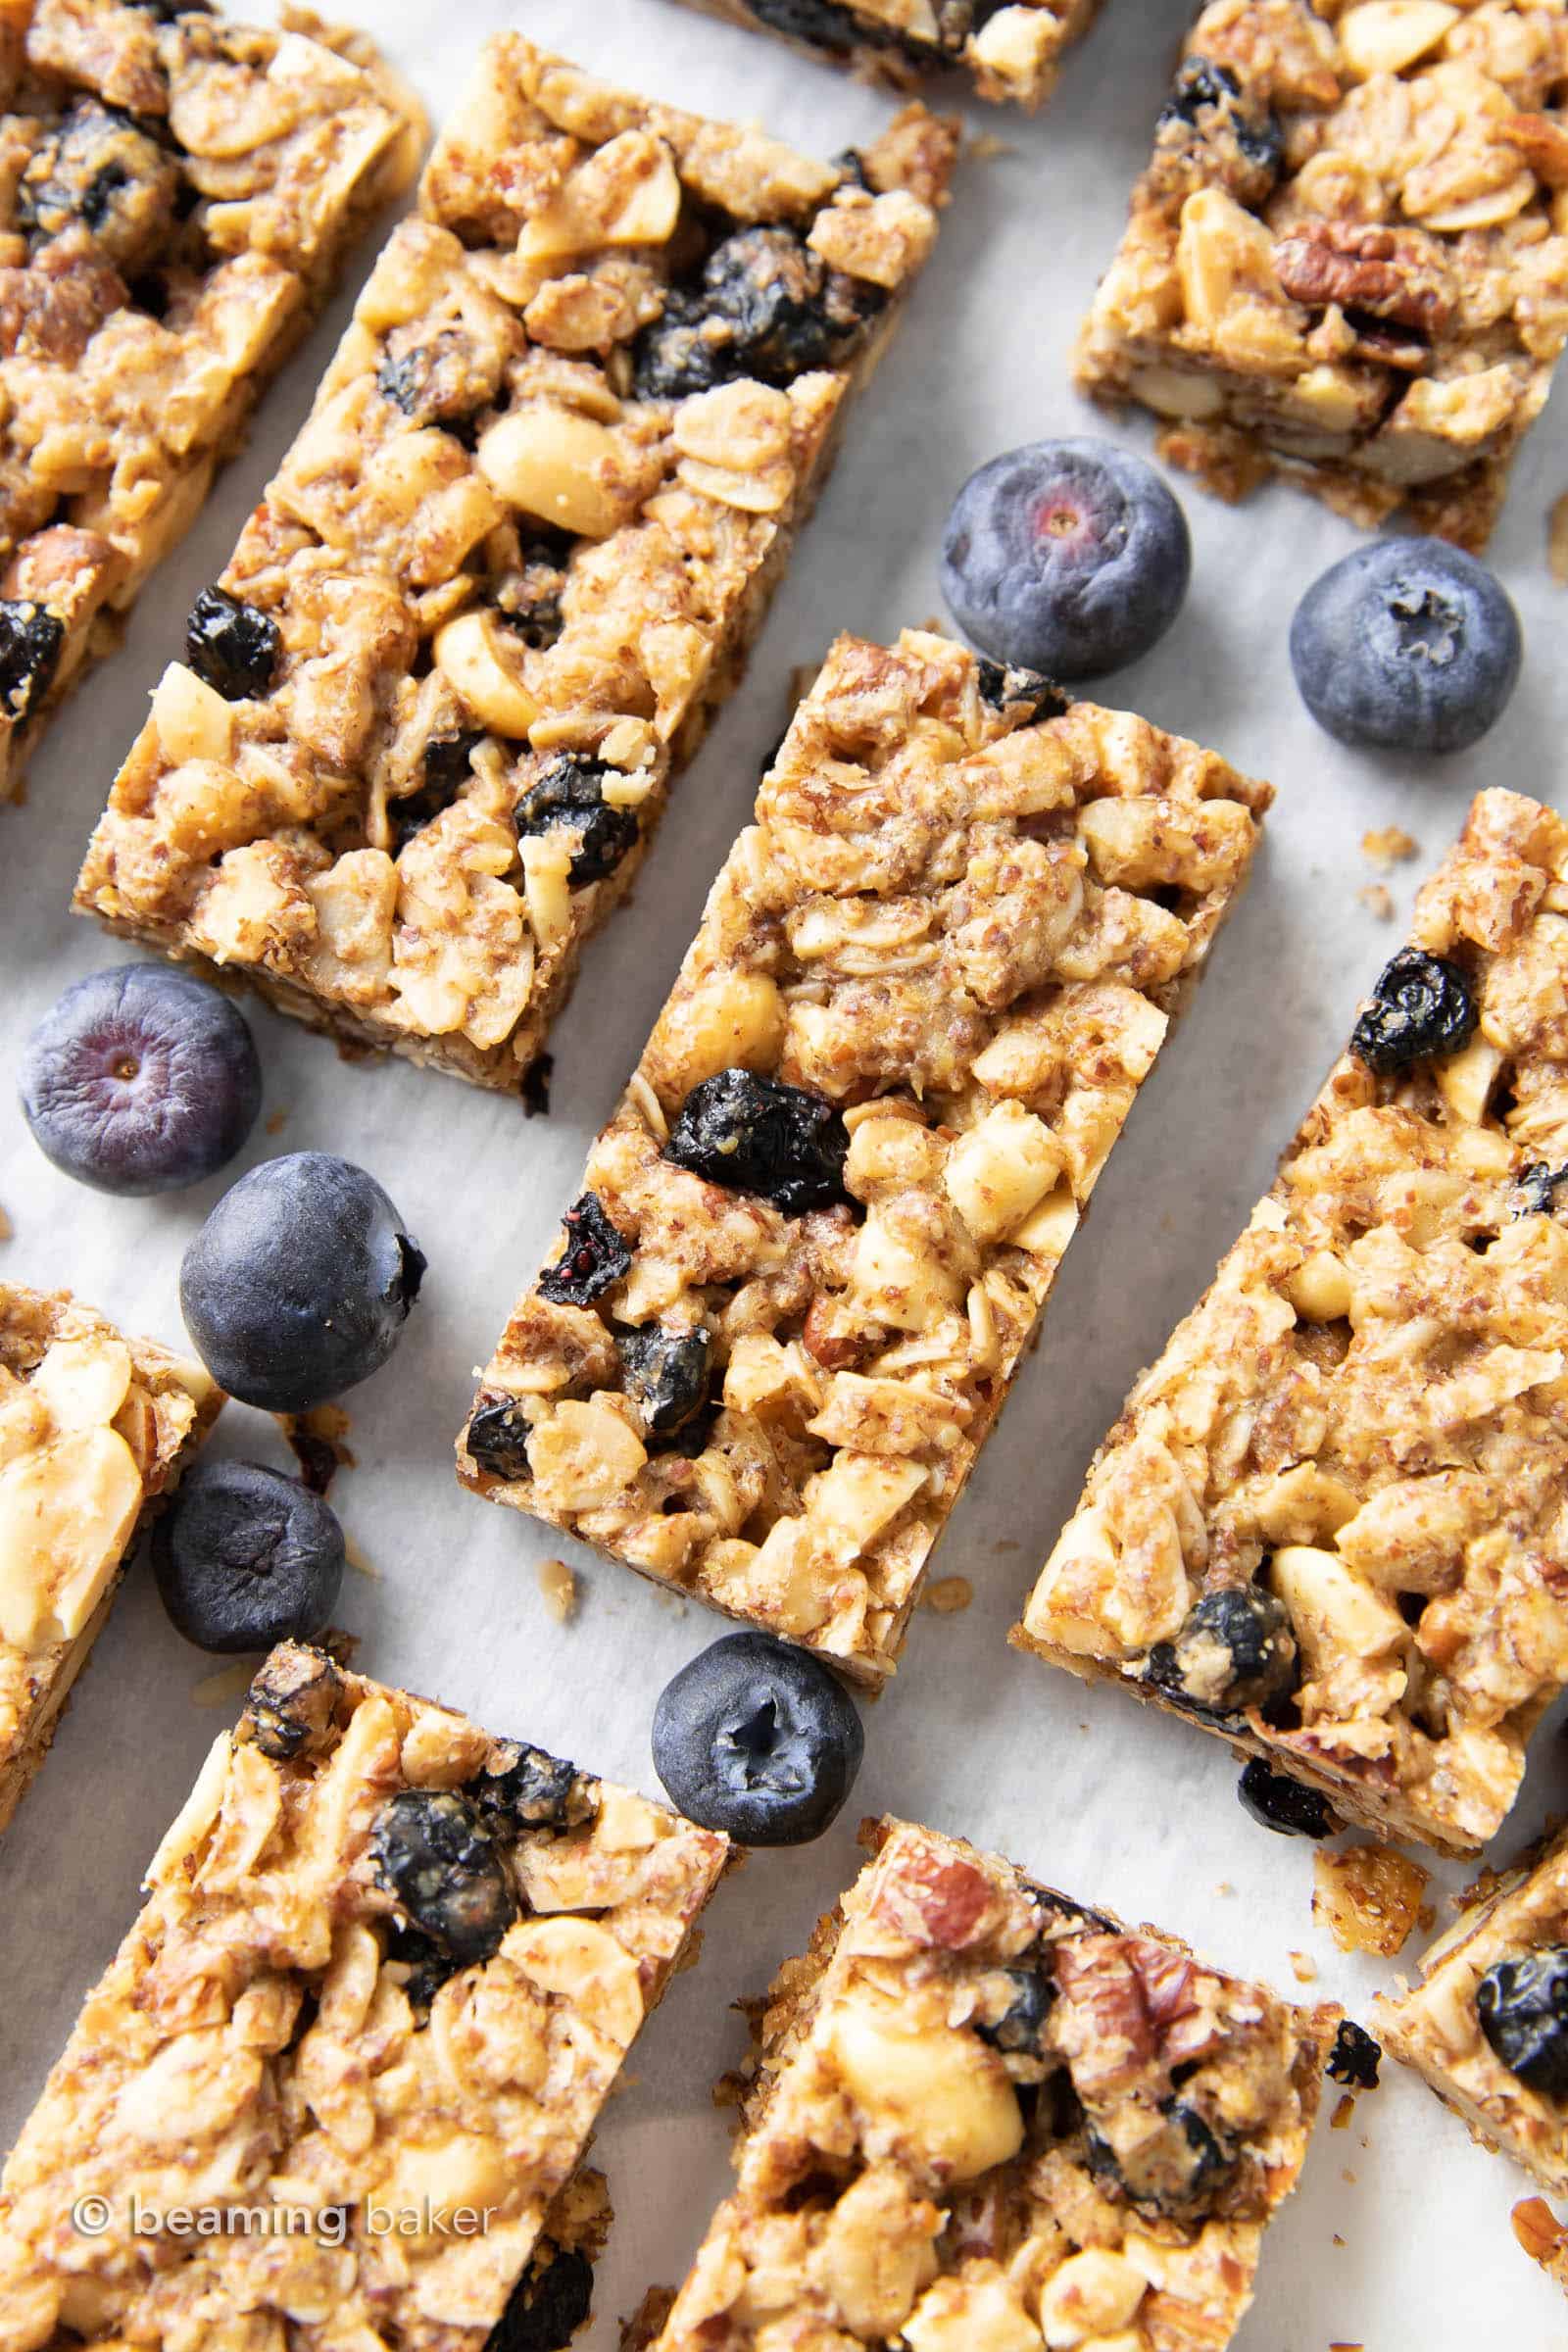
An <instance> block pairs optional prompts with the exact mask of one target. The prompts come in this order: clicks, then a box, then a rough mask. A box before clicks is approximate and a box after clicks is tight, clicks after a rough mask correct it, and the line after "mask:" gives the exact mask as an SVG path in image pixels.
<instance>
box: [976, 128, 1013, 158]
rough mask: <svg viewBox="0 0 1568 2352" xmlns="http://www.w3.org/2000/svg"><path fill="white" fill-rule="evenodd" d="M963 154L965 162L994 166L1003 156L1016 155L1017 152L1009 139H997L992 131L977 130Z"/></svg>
mask: <svg viewBox="0 0 1568 2352" xmlns="http://www.w3.org/2000/svg"><path fill="white" fill-rule="evenodd" d="M963 152H964V159H965V161H966V162H969V163H974V164H994V163H996V162H997V161H998V159H999V158H1000V157H1002V156H1004V155H1016V154H1017V152H1018V150H1017V148H1016V147H1015V146H1014V144H1013V142H1012V140H1011V139H1002V138H999V137H998V136H997V134H996V132H995V131H994V130H977V131H976V132H975V134H974V136H973V138H972V139H970V140H969V142H968V144H967V145H966V146H965V148H964V151H963Z"/></svg>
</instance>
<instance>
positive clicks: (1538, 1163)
mask: <svg viewBox="0 0 1568 2352" xmlns="http://www.w3.org/2000/svg"><path fill="white" fill-rule="evenodd" d="M1565 1184H1568V1168H1554V1167H1552V1166H1551V1165H1550V1164H1549V1162H1547V1161H1546V1160H1544V1159H1533V1160H1532V1161H1531V1163H1530V1165H1529V1167H1527V1168H1521V1169H1520V1171H1519V1174H1518V1176H1517V1177H1516V1178H1515V1180H1514V1186H1513V1193H1514V1207H1513V1213H1514V1215H1515V1216H1516V1217H1550V1216H1554V1215H1555V1214H1556V1210H1557V1195H1558V1193H1559V1192H1560V1191H1561V1190H1562V1187H1563V1186H1564V1185H1565Z"/></svg>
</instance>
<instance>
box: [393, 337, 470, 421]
mask: <svg viewBox="0 0 1568 2352" xmlns="http://www.w3.org/2000/svg"><path fill="white" fill-rule="evenodd" d="M375 388H376V390H377V391H378V392H379V393H380V395H381V398H382V399H383V400H385V401H389V402H390V403H391V405H392V406H393V408H395V409H400V410H401V411H402V413H403V415H404V416H405V417H408V419H409V421H410V423H411V424H417V425H441V426H445V427H446V429H447V430H448V431H452V430H454V429H456V428H458V427H461V426H463V425H466V424H467V423H468V422H469V420H470V419H471V418H472V417H473V416H474V415H475V414H476V410H477V409H478V408H482V407H483V406H484V395H485V394H486V393H487V391H488V387H487V386H483V385H476V384H475V382H474V380H473V371H472V368H471V365H470V353H469V347H468V344H467V341H466V337H464V336H463V335H460V334H458V333H456V332H455V331H453V330H451V329H449V330H448V331H446V332H445V333H442V334H438V335H434V336H432V337H431V339H430V341H429V342H428V343H419V344H416V345H415V346H414V347H413V349H412V350H409V351H405V352H402V353H399V354H396V355H394V354H393V353H392V352H390V351H389V352H388V353H387V355H386V357H385V359H383V360H382V362H381V364H380V366H379V367H378V368H377V369H376V371H375ZM476 395H478V397H477V399H476Z"/></svg>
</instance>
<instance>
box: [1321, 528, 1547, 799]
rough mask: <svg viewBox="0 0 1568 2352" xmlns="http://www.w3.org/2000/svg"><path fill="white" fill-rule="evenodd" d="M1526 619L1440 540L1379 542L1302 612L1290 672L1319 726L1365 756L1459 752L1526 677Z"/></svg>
mask: <svg viewBox="0 0 1568 2352" xmlns="http://www.w3.org/2000/svg"><path fill="white" fill-rule="evenodd" d="M1523 652H1524V645H1523V640H1522V638H1521V636H1520V632H1519V615H1518V613H1516V612H1515V611H1514V609H1513V606H1512V604H1511V603H1510V601H1509V599H1508V596H1507V594H1506V592H1505V590H1504V589H1503V588H1502V587H1501V585H1500V584H1499V583H1498V581H1497V580H1495V578H1494V577H1493V575H1492V573H1491V572H1490V571H1489V570H1488V569H1487V567H1486V565H1485V564H1478V563H1477V562H1476V560H1475V558H1474V556H1467V555H1466V554H1465V553H1464V552H1463V550H1462V549H1460V548H1457V547H1448V546H1446V544H1445V542H1444V541H1443V540H1441V539H1378V540H1374V541H1373V542H1372V544H1371V545H1370V546H1367V547H1358V548H1356V549H1355V551H1354V553H1353V554H1351V555H1348V556H1346V557H1345V558H1344V559H1343V560H1342V561H1341V562H1340V563H1338V564H1332V565H1331V566H1330V567H1329V569H1328V570H1327V571H1326V572H1324V574H1323V576H1322V578H1321V579H1318V580H1314V582H1313V583H1312V586H1311V587H1310V588H1309V589H1308V590H1307V592H1306V594H1305V595H1304V596H1303V597H1302V599H1301V601H1300V603H1299V605H1298V606H1297V608H1296V615H1295V618H1294V619H1293V620H1292V622H1291V666H1292V668H1293V669H1294V670H1295V672H1296V683H1297V687H1298V689H1299V693H1300V697H1301V700H1302V702H1303V703H1305V705H1306V707H1307V709H1308V710H1309V711H1311V713H1312V716H1313V717H1314V718H1315V719H1316V720H1317V723H1318V725H1319V726H1320V727H1322V728H1324V729H1325V730H1326V732H1327V733H1328V734H1330V735H1333V736H1335V737H1337V738H1338V740H1339V741H1340V742H1341V743H1348V744H1352V745H1354V746H1355V747H1356V748H1357V749H1371V750H1374V751H1390V752H1422V753H1431V752H1462V751H1466V750H1468V748H1469V746H1470V745H1471V744H1473V743H1479V742H1480V740H1481V738H1482V736H1483V735H1485V733H1486V732H1487V730H1488V728H1489V727H1493V726H1495V724H1496V722H1497V720H1498V719H1499V718H1500V717H1501V716H1502V713H1503V710H1504V708H1505V707H1506V704H1507V701H1508V697H1509V696H1510V695H1511V694H1512V692H1513V690H1514V687H1515V685H1516V684H1517V682H1518V678H1519V664H1520V661H1521V659H1522V657H1523Z"/></svg>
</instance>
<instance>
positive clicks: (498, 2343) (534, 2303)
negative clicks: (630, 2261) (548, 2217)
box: [484, 2243, 594, 2352]
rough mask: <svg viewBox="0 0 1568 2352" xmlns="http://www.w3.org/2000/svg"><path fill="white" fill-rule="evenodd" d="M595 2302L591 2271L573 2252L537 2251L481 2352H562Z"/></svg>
mask: <svg viewBox="0 0 1568 2352" xmlns="http://www.w3.org/2000/svg"><path fill="white" fill-rule="evenodd" d="M593 2299H594V2274H593V2265H592V2264H591V2263H590V2262H589V2260H588V2257H587V2255H586V2254H583V2253H581V2252H579V2251H578V2249H577V2248H576V2247H575V2246H555V2245H551V2244H548V2243H546V2244H544V2245H541V2246H538V2247H536V2248H535V2250H534V2253H533V2255H532V2256H531V2258H530V2260H529V2263H528V2267H527V2269H526V2270H525V2271H524V2272H523V2274H522V2277H521V2278H519V2279H518V2280H517V2283H516V2285H515V2287H514V2288H513V2290H512V2295H511V2299H510V2300H509V2302H508V2304H507V2308H506V2310H505V2311H504V2312H503V2313H502V2315H501V2317H500V2319H499V2320H497V2322H496V2324H495V2326H494V2327H492V2328H491V2330H490V2333H489V2334H488V2335H487V2336H486V2337H485V2341H484V2352H565V2348H566V2346H567V2345H568V2344H569V2343H570V2341H571V2339H572V2337H573V2336H574V2335H575V2334H576V2332H577V2330H578V2328H579V2327H582V2326H583V2324H584V2322H585V2321H586V2320H587V2317H588V2314H589V2311H590V2309H591V2307H592V2304H593Z"/></svg>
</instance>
